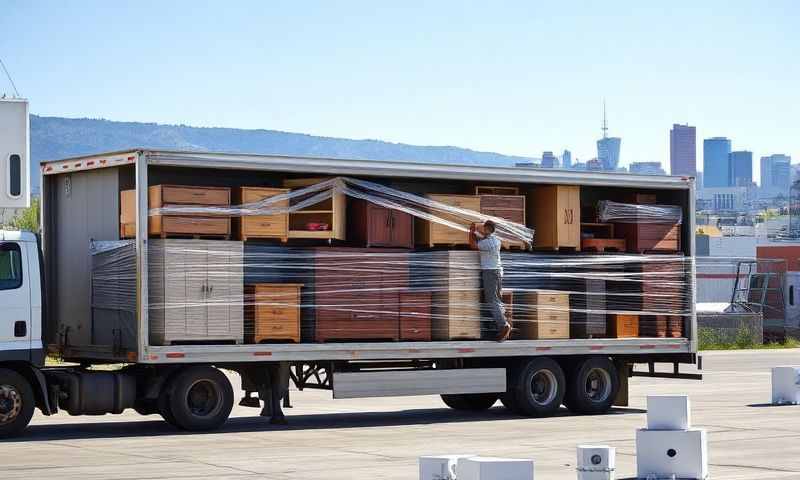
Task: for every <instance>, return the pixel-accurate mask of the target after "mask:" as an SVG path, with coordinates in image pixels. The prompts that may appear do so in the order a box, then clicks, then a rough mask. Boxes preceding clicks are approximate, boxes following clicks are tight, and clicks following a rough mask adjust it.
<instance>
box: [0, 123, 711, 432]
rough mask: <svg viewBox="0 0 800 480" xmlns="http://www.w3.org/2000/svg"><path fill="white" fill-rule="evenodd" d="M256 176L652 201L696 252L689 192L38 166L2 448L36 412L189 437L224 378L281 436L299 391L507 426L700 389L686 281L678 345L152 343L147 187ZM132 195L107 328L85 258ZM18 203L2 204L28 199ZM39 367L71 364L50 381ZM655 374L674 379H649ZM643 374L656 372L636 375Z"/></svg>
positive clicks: (2, 381)
mask: <svg viewBox="0 0 800 480" xmlns="http://www.w3.org/2000/svg"><path fill="white" fill-rule="evenodd" d="M25 115H26V116H27V108H26V109H25ZM3 121H6V120H5V119H4V120H3ZM25 121H26V122H27V120H25ZM25 141H26V142H27V139H26V140H25ZM8 144H9V145H11V149H12V150H15V151H14V152H8V151H6V152H2V155H3V157H2V158H0V161H4V162H8V161H9V158H10V157H11V156H12V155H17V156H19V157H20V158H21V160H22V162H23V165H27V164H28V158H29V156H28V152H27V145H26V144H24V145H23V144H19V143H18V144H11V143H8ZM4 150H8V149H7V148H4ZM0 174H2V175H5V176H9V175H10V174H11V172H10V171H9V170H0ZM20 175H23V177H22V178H23V180H22V181H21V183H20V182H19V181H17V180H13V179H8V180H6V179H4V180H3V182H2V183H3V185H20V184H21V185H23V186H25V185H28V184H29V179H27V178H25V177H24V175H25V174H24V173H20ZM263 175H290V176H301V175H302V176H311V177H313V176H328V177H330V176H349V177H354V178H369V179H373V180H378V181H380V180H383V181H392V182H395V185H399V186H404V187H405V188H409V189H417V191H420V192H425V191H430V190H431V189H435V188H440V187H441V186H442V185H448V186H450V187H452V186H453V185H460V184H464V185H467V184H474V183H475V182H480V183H484V184H491V185H523V186H524V185H553V184H568V185H578V186H579V187H580V188H581V192H582V193H581V194H582V195H583V194H584V192H585V193H586V195H589V196H592V195H594V196H597V197H598V198H600V197H602V196H603V195H612V196H613V195H619V194H621V193H627V192H648V193H651V194H654V195H658V197H659V200H662V201H663V200H666V201H668V202H669V203H671V204H673V205H680V206H681V207H682V209H683V218H684V221H683V223H682V225H681V227H680V228H681V234H682V238H683V239H684V241H683V242H682V244H681V250H682V255H683V256H684V257H685V258H687V259H691V257H692V255H693V251H694V235H693V234H692V232H693V231H694V209H693V205H694V194H695V192H694V181H693V179H691V178H681V177H668V176H640V175H629V174H621V173H605V172H578V171H561V170H554V169H525V168H507V167H483V166H465V165H432V164H417V163H406V162H387V161H366V160H345V159H332V158H307V157H287V156H270V155H243V154H217V153H198V152H175V151H157V150H148V149H141V148H134V149H131V150H128V151H121V152H112V153H103V154H97V155H90V156H84V157H79V158H69V159H62V160H57V161H49V162H46V163H43V164H42V165H41V208H42V212H41V237H39V236H37V235H34V234H33V233H27V232H12V231H2V232H0V305H2V307H3V308H2V312H0V436H9V435H14V434H18V433H20V432H21V431H23V430H24V428H25V427H26V426H27V425H28V423H29V421H30V419H31V416H32V415H33V413H34V409H35V408H38V409H39V410H40V411H41V412H42V414H44V415H52V414H55V413H57V412H58V411H59V410H65V411H67V412H68V413H69V414H71V415H87V414H88V415H98V414H106V413H120V412H122V411H123V410H125V409H127V408H133V409H135V410H136V411H138V412H140V413H142V414H155V413H158V414H160V415H162V416H163V418H164V419H165V420H166V421H168V422H169V423H171V424H173V425H175V426H176V427H179V428H182V429H186V430H208V429H213V428H217V427H219V426H220V425H222V424H223V423H224V422H225V421H226V419H227V417H228V415H229V414H230V412H231V409H232V405H233V402H234V396H233V395H234V393H233V388H232V386H231V383H230V381H229V380H228V376H226V375H225V374H223V373H222V372H221V371H220V369H226V370H231V371H235V372H237V373H239V374H240V375H241V377H242V387H243V390H244V391H245V394H244V398H242V400H241V402H240V404H241V405H245V406H252V407H261V404H262V401H263V410H262V412H261V413H262V415H271V416H272V418H273V420H274V421H276V422H282V421H284V418H283V416H282V412H281V401H282V400H283V401H284V402H286V401H288V389H289V383H290V382H292V383H294V385H295V386H296V388H297V389H299V390H302V389H304V388H321V389H328V390H332V391H333V396H334V398H355V397H374V396H390V395H421V394H441V395H442V398H443V399H444V401H445V403H446V404H447V405H448V406H450V407H452V408H456V409H462V410H482V409H486V408H489V407H491V406H492V405H493V404H495V402H496V401H497V400H498V399H500V400H501V401H502V402H503V404H504V405H505V406H506V407H508V408H509V409H511V410H512V411H515V412H518V413H522V414H525V415H531V416H539V415H547V414H550V413H553V412H554V411H556V410H557V409H559V408H560V406H561V405H562V404H565V405H566V406H567V407H568V408H569V409H570V410H571V411H573V412H576V413H589V412H603V411H606V410H608V409H609V408H611V406H612V405H614V404H617V405H625V404H626V401H627V385H628V378H629V377H630V376H633V375H648V376H661V377H683V378H699V375H692V374H686V373H681V372H680V371H679V365H680V364H693V363H696V362H697V335H696V332H697V326H696V318H695V315H694V291H695V289H694V272H693V271H689V272H688V276H687V280H686V282H687V283H686V287H687V288H685V289H684V290H683V292H684V293H682V295H683V296H684V298H682V300H681V301H683V302H684V304H685V308H686V311H685V313H684V314H683V316H682V317H681V318H682V319H683V334H682V336H680V337H679V338H671V337H655V338H646V337H634V338H562V339H543V340H510V341H506V342H502V343H500V342H495V341H491V340H471V341H467V340H450V341H397V342H367V341H359V342H348V343H314V342H303V343H291V344H287V343H282V344H238V343H220V344H173V345H156V344H153V342H151V335H150V334H149V333H150V332H149V328H150V322H149V318H148V317H149V315H150V312H151V310H150V308H151V304H150V299H149V292H148V289H149V286H150V285H151V284H150V282H149V281H148V275H149V274H150V271H149V263H148V254H149V252H148V243H149V242H151V241H150V238H149V235H148V212H149V206H148V187H149V186H151V185H157V184H163V183H173V184H175V183H178V184H180V183H183V184H197V185H203V184H205V185H213V184H215V183H219V182H240V183H241V182H244V183H246V182H247V181H248V179H252V178H254V177H257V176H263ZM28 188H29V187H28ZM125 189H133V190H135V192H136V194H135V195H136V213H135V216H136V232H135V239H134V240H133V249H134V251H135V255H134V257H135V258H134V259H133V262H134V265H135V267H134V270H135V281H133V282H132V283H131V285H130V289H131V292H130V295H131V298H133V299H134V300H133V303H134V305H133V306H132V311H133V312H134V314H132V316H131V318H128V319H125V320H119V321H118V322H109V321H106V320H104V321H102V322H100V321H97V320H96V319H94V310H93V305H92V293H91V291H92V285H91V278H90V277H91V261H90V258H89V256H88V253H87V252H88V248H89V244H90V242H92V241H94V240H119V238H120V224H119V220H120V192H121V191H122V190H125ZM15 193H17V195H16V196H13V195H12V196H11V197H14V198H18V197H19V196H20V195H27V194H28V192H27V191H25V192H22V193H20V192H17V191H16V190H15ZM0 195H4V197H3V198H4V199H6V198H11V197H9V196H8V193H7V192H0ZM48 354H50V355H53V356H55V357H57V358H58V359H60V360H62V361H63V362H66V363H58V364H54V365H53V366H48V365H46V361H45V360H46V357H47V355H48ZM657 363H667V364H671V365H672V366H673V368H672V370H671V371H670V372H669V373H665V372H663V371H658V370H656V369H655V368H654V366H655V365H656V364H657ZM636 364H649V368H648V369H647V370H645V371H638V372H637V371H635V369H634V368H633V366H634V365H636ZM99 365H105V366H106V367H105V368H103V369H97V368H95V367H96V366H99ZM253 393H257V396H256V397H254V396H252V394H253Z"/></svg>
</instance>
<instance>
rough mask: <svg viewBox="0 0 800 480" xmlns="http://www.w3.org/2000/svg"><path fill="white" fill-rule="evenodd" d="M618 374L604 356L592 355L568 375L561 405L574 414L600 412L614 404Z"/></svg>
mask: <svg viewBox="0 0 800 480" xmlns="http://www.w3.org/2000/svg"><path fill="white" fill-rule="evenodd" d="M618 391H619V374H618V373H617V369H616V367H614V364H613V363H612V362H611V360H609V359H608V358H605V357H591V358H587V359H586V360H584V361H583V362H580V363H578V364H576V365H575V366H574V367H573V368H572V370H571V372H570V375H569V383H568V384H567V395H566V396H565V398H564V404H565V405H566V406H567V408H569V410H570V411H571V412H574V413H603V412H607V411H608V410H609V409H610V408H611V406H612V405H613V404H614V399H615V398H616V396H617V392H618Z"/></svg>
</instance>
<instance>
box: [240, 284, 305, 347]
mask: <svg viewBox="0 0 800 480" xmlns="http://www.w3.org/2000/svg"><path fill="white" fill-rule="evenodd" d="M302 286H303V285H302V284H298V283H257V284H253V285H245V287H244V294H245V306H244V328H245V339H246V341H247V343H261V342H269V341H280V340H284V341H286V340H288V341H292V342H296V343H299V342H300V303H301V302H300V289H301V288H302Z"/></svg>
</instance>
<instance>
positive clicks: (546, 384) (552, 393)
mask: <svg viewBox="0 0 800 480" xmlns="http://www.w3.org/2000/svg"><path fill="white" fill-rule="evenodd" d="M511 380H512V382H511V383H510V384H509V390H508V397H509V403H510V404H511V408H512V409H513V410H512V411H515V413H519V414H522V415H527V416H531V417H542V416H546V415H551V414H553V413H555V412H557V411H558V409H559V408H560V407H561V403H562V402H563V400H564V390H565V387H566V380H565V377H564V371H563V370H562V369H561V366H560V365H559V364H558V363H557V362H556V361H555V360H553V359H551V358H548V357H536V358H532V359H530V360H529V361H527V362H526V363H524V364H522V365H521V366H520V368H518V369H516V370H515V373H514V376H513V378H512V379H511Z"/></svg>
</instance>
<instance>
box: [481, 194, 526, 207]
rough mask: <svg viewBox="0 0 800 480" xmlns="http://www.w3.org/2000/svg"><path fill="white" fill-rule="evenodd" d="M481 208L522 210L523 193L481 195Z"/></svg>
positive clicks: (523, 202)
mask: <svg viewBox="0 0 800 480" xmlns="http://www.w3.org/2000/svg"><path fill="white" fill-rule="evenodd" d="M480 199H481V210H484V209H488V208H501V209H509V210H524V209H525V196H524V195H481V196H480Z"/></svg>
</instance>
